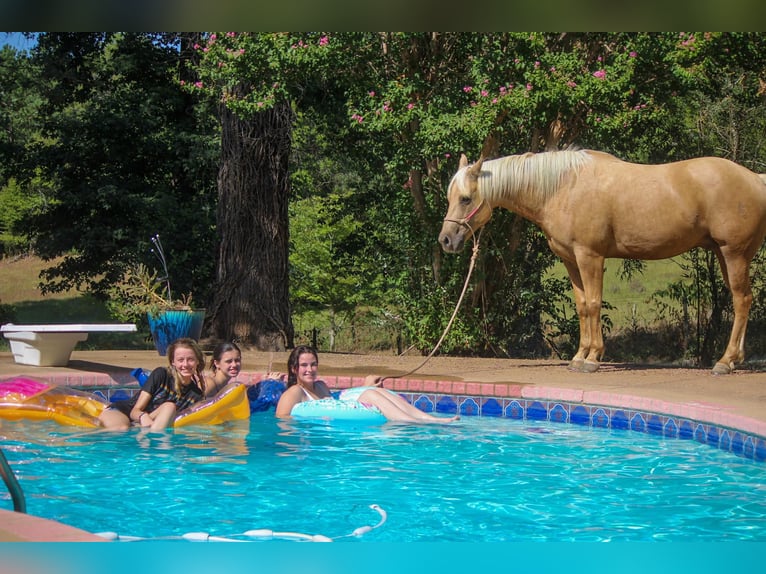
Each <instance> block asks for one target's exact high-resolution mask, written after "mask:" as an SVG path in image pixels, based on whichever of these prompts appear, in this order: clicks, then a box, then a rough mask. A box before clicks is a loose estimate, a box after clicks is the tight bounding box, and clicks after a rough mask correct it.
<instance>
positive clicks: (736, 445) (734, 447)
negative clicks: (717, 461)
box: [730, 432, 745, 454]
mask: <svg viewBox="0 0 766 574" xmlns="http://www.w3.org/2000/svg"><path fill="white" fill-rule="evenodd" d="M744 448H745V441H744V439H743V438H742V435H741V434H740V433H738V432H735V433H734V434H733V435H732V437H731V449H730V450H731V452H733V453H734V454H742V451H743V450H744Z"/></svg>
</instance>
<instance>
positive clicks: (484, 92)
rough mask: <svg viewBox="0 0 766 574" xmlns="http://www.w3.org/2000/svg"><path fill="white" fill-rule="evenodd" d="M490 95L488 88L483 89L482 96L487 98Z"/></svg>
mask: <svg viewBox="0 0 766 574" xmlns="http://www.w3.org/2000/svg"><path fill="white" fill-rule="evenodd" d="M488 95H489V92H488V91H487V90H482V91H481V97H482V98H486V97H487V96H488Z"/></svg>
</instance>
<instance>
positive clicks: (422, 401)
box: [414, 395, 434, 413]
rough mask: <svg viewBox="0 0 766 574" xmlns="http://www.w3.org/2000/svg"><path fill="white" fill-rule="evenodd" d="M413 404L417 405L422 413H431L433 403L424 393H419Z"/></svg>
mask: <svg viewBox="0 0 766 574" xmlns="http://www.w3.org/2000/svg"><path fill="white" fill-rule="evenodd" d="M414 405H415V406H416V407H418V408H419V409H420V410H421V411H423V412H424V413H432V412H433V411H434V403H433V401H432V400H431V399H429V398H428V397H427V396H425V395H420V396H419V397H418V398H417V399H416V400H415V402H414Z"/></svg>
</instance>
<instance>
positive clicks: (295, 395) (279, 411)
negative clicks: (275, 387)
mask: <svg viewBox="0 0 766 574" xmlns="http://www.w3.org/2000/svg"><path fill="white" fill-rule="evenodd" d="M300 402H303V392H302V391H301V388H300V386H299V385H293V386H292V387H290V388H289V389H287V390H286V391H285V392H284V393H282V396H281V397H279V402H278V403H277V408H276V416H277V417H278V418H285V417H289V416H290V413H291V412H292V410H293V407H294V406H295V405H297V404H298V403H300Z"/></svg>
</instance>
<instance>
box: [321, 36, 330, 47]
mask: <svg viewBox="0 0 766 574" xmlns="http://www.w3.org/2000/svg"><path fill="white" fill-rule="evenodd" d="M329 43H330V39H329V38H328V37H327V36H322V37H321V38H319V45H320V46H326V45H327V44H329Z"/></svg>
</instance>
